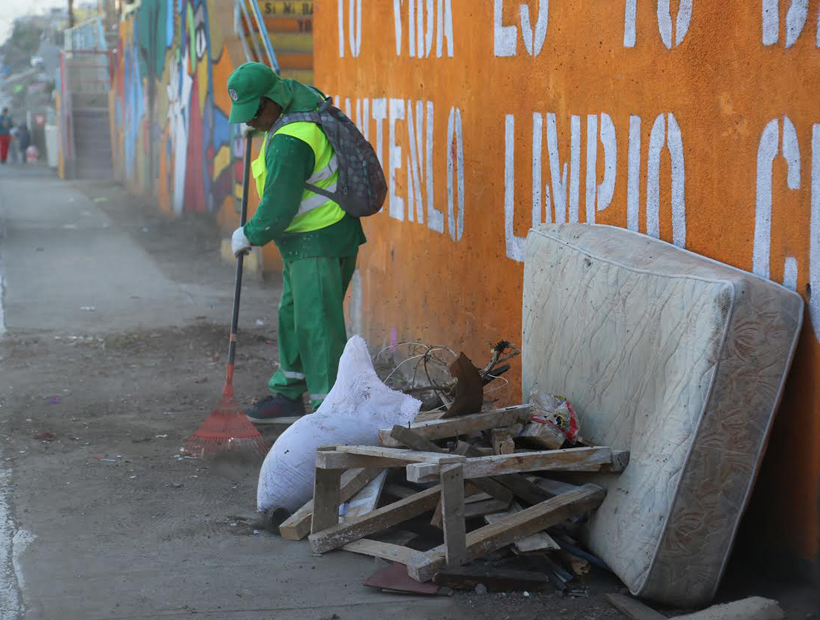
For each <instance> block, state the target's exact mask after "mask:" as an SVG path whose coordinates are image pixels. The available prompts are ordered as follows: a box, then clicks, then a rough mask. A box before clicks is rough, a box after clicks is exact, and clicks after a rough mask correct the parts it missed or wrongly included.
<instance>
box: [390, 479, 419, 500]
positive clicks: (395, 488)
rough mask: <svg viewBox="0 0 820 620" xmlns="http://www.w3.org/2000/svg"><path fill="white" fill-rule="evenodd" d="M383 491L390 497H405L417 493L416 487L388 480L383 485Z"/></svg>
mask: <svg viewBox="0 0 820 620" xmlns="http://www.w3.org/2000/svg"><path fill="white" fill-rule="evenodd" d="M384 493H386V494H387V495H389V496H391V497H397V498H399V499H404V498H405V497H410V496H411V495H415V494H416V493H418V489H413V488H410V487H408V486H405V485H403V484H398V483H397V482H388V483H387V484H385V485H384Z"/></svg>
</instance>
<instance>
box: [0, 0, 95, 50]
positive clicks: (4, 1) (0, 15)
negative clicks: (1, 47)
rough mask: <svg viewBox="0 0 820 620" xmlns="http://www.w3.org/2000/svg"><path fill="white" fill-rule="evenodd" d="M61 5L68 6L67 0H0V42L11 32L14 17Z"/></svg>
mask: <svg viewBox="0 0 820 620" xmlns="http://www.w3.org/2000/svg"><path fill="white" fill-rule="evenodd" d="M75 4H80V2H75ZM61 6H64V7H66V8H68V0H0V43H4V42H5V41H6V38H7V37H8V36H9V35H10V34H11V25H12V22H13V21H14V20H15V19H16V18H18V17H20V16H22V15H30V14H32V13H33V14H35V15H36V14H39V13H42V12H43V10H44V9H50V8H51V7H61Z"/></svg>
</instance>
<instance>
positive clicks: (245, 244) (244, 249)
mask: <svg viewBox="0 0 820 620" xmlns="http://www.w3.org/2000/svg"><path fill="white" fill-rule="evenodd" d="M231 250H233V255H234V256H236V257H238V256H239V255H240V254H248V253H249V252H250V251H251V242H250V241H248V238H247V237H246V236H245V231H244V230H243V228H242V227H241V226H240V227H239V228H237V229H236V230H235V231H233V236H232V237H231Z"/></svg>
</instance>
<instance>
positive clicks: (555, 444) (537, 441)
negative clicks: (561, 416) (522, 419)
mask: <svg viewBox="0 0 820 620" xmlns="http://www.w3.org/2000/svg"><path fill="white" fill-rule="evenodd" d="M517 439H520V440H521V441H522V442H524V443H526V444H529V445H532V446H536V447H539V448H546V449H547V450H558V449H560V448H561V446H563V445H564V441H565V440H566V437H564V434H563V433H562V432H561V431H560V430H558V429H557V428H556V427H555V426H553V425H552V424H549V423H542V422H530V423H528V424H527V425H526V426H524V430H522V431H521V433H520V434H519V435H518V437H517Z"/></svg>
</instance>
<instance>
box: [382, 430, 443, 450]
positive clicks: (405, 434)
mask: <svg viewBox="0 0 820 620" xmlns="http://www.w3.org/2000/svg"><path fill="white" fill-rule="evenodd" d="M390 437H392V438H393V439H395V440H396V441H398V442H399V443H400V444H402V445H404V446H407V447H408V448H410V449H411V450H419V451H421V452H441V453H444V452H447V450H445V449H444V448H442V447H440V446H437V445H436V444H434V443H433V442H432V441H430V440H429V439H425V438H424V437H422V436H421V435H419V434H418V433H416V432H413V430H412V429H410V428H408V427H406V426H400V425H398V424H396V425H395V426H394V427H393V428H392V429H391V430H390Z"/></svg>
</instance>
